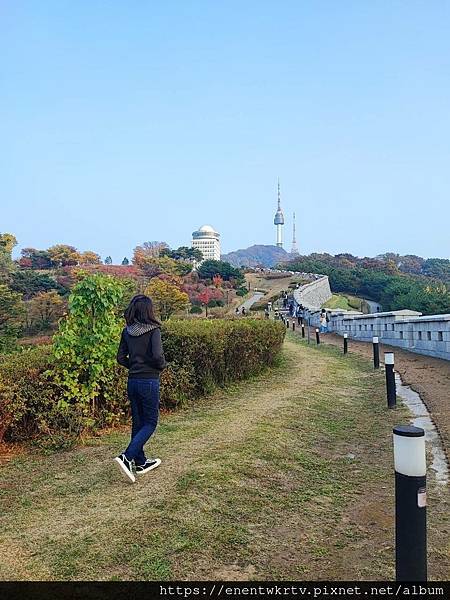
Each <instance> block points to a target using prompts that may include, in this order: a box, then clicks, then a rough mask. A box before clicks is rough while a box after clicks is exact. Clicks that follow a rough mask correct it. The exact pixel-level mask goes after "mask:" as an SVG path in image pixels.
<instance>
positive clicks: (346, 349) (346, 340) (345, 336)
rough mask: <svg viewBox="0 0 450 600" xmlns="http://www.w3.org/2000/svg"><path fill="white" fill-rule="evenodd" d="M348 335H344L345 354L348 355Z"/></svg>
mask: <svg viewBox="0 0 450 600" xmlns="http://www.w3.org/2000/svg"><path fill="white" fill-rule="evenodd" d="M347 337H348V335H347V334H346V333H344V354H347V352H348V339H347Z"/></svg>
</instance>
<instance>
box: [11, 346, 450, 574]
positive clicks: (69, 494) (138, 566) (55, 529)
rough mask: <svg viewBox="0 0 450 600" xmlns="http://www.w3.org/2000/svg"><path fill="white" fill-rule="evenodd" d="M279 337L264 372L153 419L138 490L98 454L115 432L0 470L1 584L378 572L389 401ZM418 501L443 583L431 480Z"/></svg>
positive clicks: (360, 377) (367, 375) (440, 506)
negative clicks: (146, 470)
mask: <svg viewBox="0 0 450 600" xmlns="http://www.w3.org/2000/svg"><path fill="white" fill-rule="evenodd" d="M289 337H290V339H288V341H287V342H286V344H285V349H284V357H283V361H282V364H281V365H280V366H279V367H277V368H276V369H274V370H272V371H271V372H268V373H266V374H264V375H261V376H260V377H258V378H255V379H253V380H251V381H247V382H245V383H241V384H239V385H236V386H234V387H230V388H228V389H227V390H226V391H221V392H218V393H216V394H214V395H213V396H211V397H209V398H208V399H206V400H204V401H203V402H199V403H197V404H196V405H195V406H191V407H188V408H186V409H185V410H182V411H180V412H177V413H174V414H169V415H164V416H163V418H162V422H161V425H160V427H159V431H158V433H157V436H156V437H155V439H154V441H153V442H152V446H151V448H152V452H153V453H154V454H155V455H158V456H161V458H162V459H163V464H162V466H161V467H160V468H159V469H157V470H156V471H154V472H152V473H151V474H149V475H148V476H146V477H145V478H143V479H142V480H140V481H139V482H138V483H137V484H136V485H127V484H125V483H124V482H123V481H122V480H121V479H120V478H119V477H118V474H117V472H116V470H115V469H114V465H113V464H112V461H111V457H112V456H114V455H115V454H117V453H118V452H119V451H120V450H121V449H122V448H123V447H124V445H125V444H126V443H127V438H128V435H127V434H124V433H123V432H113V433H111V434H108V435H106V436H103V437H101V438H100V439H96V440H92V442H91V445H90V446H87V447H84V448H80V449H78V450H75V451H72V452H65V453H61V454H54V455H50V456H37V455H36V456H22V457H17V458H15V459H13V460H12V461H11V462H9V463H8V465H7V466H5V467H3V468H2V472H1V486H0V501H1V509H2V510H1V514H2V519H1V528H0V552H1V554H2V561H0V579H62V580H68V579H85V580H95V579H115V578H116V579H174V578H175V579H195V578H197V579H198V578H200V579H220V578H225V579H249V578H250V579H386V578H390V577H392V576H393V519H392V512H393V498H392V495H393V481H392V468H391V462H392V456H391V449H390V444H389V440H390V435H391V428H392V425H393V424H394V423H395V422H396V421H397V420H398V419H399V418H401V417H402V409H401V408H400V409H399V410H398V411H396V414H395V415H393V413H392V411H386V409H385V407H384V403H383V402H380V396H382V394H383V378H382V376H381V374H379V373H373V372H372V370H371V368H370V366H368V365H367V361H364V360H361V359H359V358H358V357H356V356H352V357H349V360H343V359H342V357H341V356H339V354H338V353H337V352H336V350H335V349H334V348H330V347H328V348H326V347H324V348H320V349H317V348H314V347H311V348H308V347H306V346H305V345H302V344H299V343H297V341H296V340H295V339H294V338H293V337H292V336H289ZM24 473H26V475H27V476H26V477H24V476H23V474H24ZM441 487H442V486H441ZM430 496H431V499H432V500H431V502H432V510H431V511H430V525H429V532H430V533H429V545H430V577H431V578H445V577H446V576H448V573H449V559H448V554H447V548H446V543H447V538H448V521H446V517H445V515H446V509H447V507H448V496H447V495H446V491H445V490H442V489H438V488H437V486H436V485H435V482H433V481H430Z"/></svg>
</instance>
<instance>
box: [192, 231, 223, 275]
mask: <svg viewBox="0 0 450 600" xmlns="http://www.w3.org/2000/svg"><path fill="white" fill-rule="evenodd" d="M192 246H193V247H194V248H198V249H199V250H200V252H201V253H202V254H203V260H220V233H219V232H218V231H216V230H215V229H214V227H211V225H202V226H201V227H200V229H198V230H197V231H194V232H193V233H192ZM200 264H201V263H197V265H196V266H198V265H200Z"/></svg>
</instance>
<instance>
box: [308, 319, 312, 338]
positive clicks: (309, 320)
mask: <svg viewBox="0 0 450 600" xmlns="http://www.w3.org/2000/svg"><path fill="white" fill-rule="evenodd" d="M310 330H311V317H310V316H309V315H308V344H309V343H310Z"/></svg>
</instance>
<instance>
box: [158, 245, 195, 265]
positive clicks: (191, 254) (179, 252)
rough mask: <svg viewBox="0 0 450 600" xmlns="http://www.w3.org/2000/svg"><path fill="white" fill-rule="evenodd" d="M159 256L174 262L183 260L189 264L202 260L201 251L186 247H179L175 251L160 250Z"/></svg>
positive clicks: (168, 249)
mask: <svg viewBox="0 0 450 600" xmlns="http://www.w3.org/2000/svg"><path fill="white" fill-rule="evenodd" d="M161 255H163V256H168V257H169V258H173V259H174V260H185V261H190V262H193V261H197V262H200V261H201V260H202V259H203V254H202V252H201V250H199V249H198V248H192V247H191V248H189V247H188V246H180V247H179V248H177V249H176V250H171V249H170V248H165V249H163V250H162V252H161Z"/></svg>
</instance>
